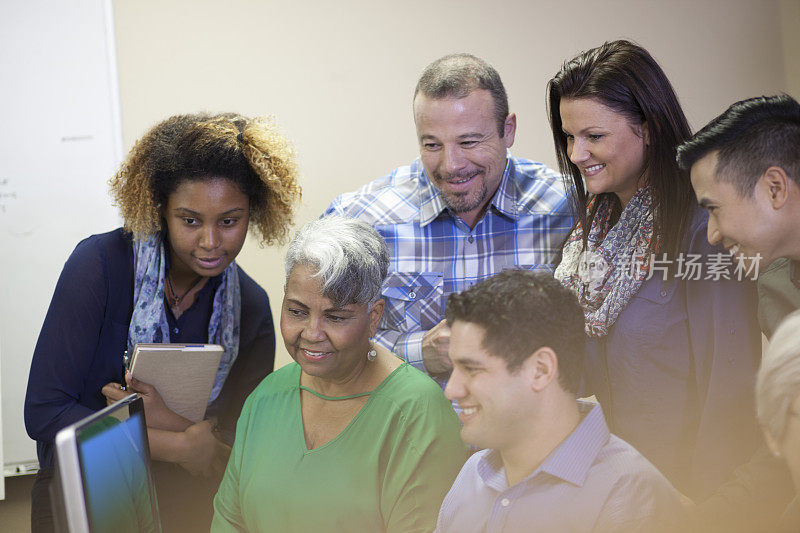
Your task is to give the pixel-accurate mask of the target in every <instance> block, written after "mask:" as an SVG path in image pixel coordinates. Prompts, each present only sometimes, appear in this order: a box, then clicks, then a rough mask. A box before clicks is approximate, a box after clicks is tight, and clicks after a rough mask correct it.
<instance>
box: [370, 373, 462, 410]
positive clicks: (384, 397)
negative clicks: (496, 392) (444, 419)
mask: <svg viewBox="0 0 800 533" xmlns="http://www.w3.org/2000/svg"><path fill="white" fill-rule="evenodd" d="M376 392H377V394H376V398H377V399H379V400H380V401H381V402H382V403H385V404H389V405H391V406H392V407H391V408H392V409H393V410H396V411H398V412H399V413H401V414H403V415H404V416H405V417H407V418H409V420H410V419H415V418H417V417H418V416H427V415H433V413H434V412H439V413H440V414H441V413H453V415H454V416H455V412H454V411H453V407H452V405H451V404H450V401H449V400H447V398H445V396H444V392H442V388H441V387H440V386H439V384H438V383H436V382H435V381H434V380H433V379H432V378H431V377H430V376H429V375H427V374H426V373H425V372H422V371H421V370H418V369H416V368H414V367H413V366H411V365H409V364H408V363H405V362H404V363H402V364H401V365H400V366H399V367H397V368H396V369H395V370H394V371H393V372H392V373H391V374H390V375H389V377H387V378H386V379H385V380H384V382H383V383H382V384H381V385H380V387H379V388H378V389H377V391H376Z"/></svg>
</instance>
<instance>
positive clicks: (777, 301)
mask: <svg viewBox="0 0 800 533" xmlns="http://www.w3.org/2000/svg"><path fill="white" fill-rule="evenodd" d="M799 266H800V265H798V263H797V262H795V261H790V260H789V259H786V258H780V259H776V260H775V261H773V262H772V264H770V265H769V267H767V269H766V270H765V271H764V272H762V273H761V275H760V276H758V322H759V324H760V325H761V331H763V332H764V335H766V336H767V338H771V337H772V334H773V333H775V330H776V329H777V328H778V325H779V324H780V323H781V321H782V320H783V319H784V318H786V315H788V314H789V313H791V312H792V311H796V310H797V309H800V288H798V285H797V284H796V283H795V282H794V281H793V279H792V278H797V277H798V276H799V275H800V268H798V267H799Z"/></svg>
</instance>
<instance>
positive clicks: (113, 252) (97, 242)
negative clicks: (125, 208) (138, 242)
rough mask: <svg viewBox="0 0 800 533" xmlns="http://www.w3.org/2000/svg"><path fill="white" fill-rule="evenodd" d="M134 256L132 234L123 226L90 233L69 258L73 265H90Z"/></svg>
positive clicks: (123, 259) (69, 262)
mask: <svg viewBox="0 0 800 533" xmlns="http://www.w3.org/2000/svg"><path fill="white" fill-rule="evenodd" d="M128 258H130V259H132V258H133V248H132V247H131V235H130V234H129V233H127V232H125V231H124V230H123V229H122V228H117V229H115V230H112V231H109V232H106V233H97V234H95V235H90V236H89V237H86V238H85V239H83V240H82V241H80V242H79V243H78V244H77V246H75V250H73V252H72V254H71V255H70V257H69V259H68V264H71V265H76V264H77V265H87V266H88V265H89V264H95V263H101V262H104V263H107V262H115V260H116V259H119V260H120V261H125V260H126V259H128Z"/></svg>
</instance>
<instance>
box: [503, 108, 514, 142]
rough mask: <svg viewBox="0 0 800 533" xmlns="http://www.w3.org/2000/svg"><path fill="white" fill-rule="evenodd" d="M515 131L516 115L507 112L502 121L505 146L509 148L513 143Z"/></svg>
mask: <svg viewBox="0 0 800 533" xmlns="http://www.w3.org/2000/svg"><path fill="white" fill-rule="evenodd" d="M516 133H517V115H515V114H514V113H509V114H508V116H507V117H506V120H505V122H504V123H503V141H505V145H506V148H511V145H513V144H514V135H516Z"/></svg>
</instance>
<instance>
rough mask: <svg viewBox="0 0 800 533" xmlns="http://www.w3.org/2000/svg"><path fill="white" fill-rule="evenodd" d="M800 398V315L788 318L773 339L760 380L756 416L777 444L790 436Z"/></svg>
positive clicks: (758, 381)
mask: <svg viewBox="0 0 800 533" xmlns="http://www.w3.org/2000/svg"><path fill="white" fill-rule="evenodd" d="M799 394H800V311H795V312H793V313H792V314H790V315H788V316H787V317H786V318H785V319H784V320H783V322H781V324H780V326H778V329H777V330H776V331H775V334H774V335H773V336H772V339H770V343H769V347H768V348H767V351H766V353H765V354H764V357H763V358H762V359H761V368H759V370H758V375H757V377H756V413H757V415H758V420H759V422H760V423H761V426H762V427H763V428H764V429H766V431H767V432H768V433H769V434H770V435H771V436H772V437H773V438H774V439H775V440H777V441H780V440H781V439H782V438H783V436H784V433H785V432H786V422H787V420H788V416H789V410H790V409H791V407H792V403H793V402H794V400H795V399H796V398H797V396H798V395H799Z"/></svg>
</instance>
